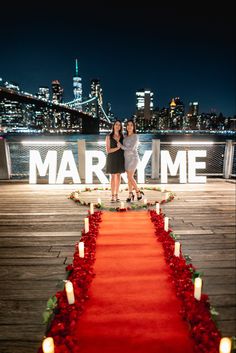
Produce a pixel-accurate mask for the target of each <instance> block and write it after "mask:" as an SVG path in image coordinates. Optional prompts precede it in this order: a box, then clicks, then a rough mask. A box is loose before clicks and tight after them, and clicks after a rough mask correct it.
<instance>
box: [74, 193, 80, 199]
mask: <svg viewBox="0 0 236 353" xmlns="http://www.w3.org/2000/svg"><path fill="white" fill-rule="evenodd" d="M74 198H75V199H76V200H77V199H78V198H79V194H78V192H75V193H74Z"/></svg>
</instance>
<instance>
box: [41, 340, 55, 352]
mask: <svg viewBox="0 0 236 353" xmlns="http://www.w3.org/2000/svg"><path fill="white" fill-rule="evenodd" d="M42 349H43V353H54V340H53V338H52V337H47V338H45V339H44V340H43V343H42Z"/></svg>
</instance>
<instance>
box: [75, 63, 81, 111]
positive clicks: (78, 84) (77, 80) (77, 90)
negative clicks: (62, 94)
mask: <svg viewBox="0 0 236 353" xmlns="http://www.w3.org/2000/svg"><path fill="white" fill-rule="evenodd" d="M73 92H74V99H76V100H77V102H76V103H75V104H74V107H75V108H77V109H79V110H82V105H81V103H82V78H81V77H80V76H79V69H78V59H75V76H74V77H73Z"/></svg>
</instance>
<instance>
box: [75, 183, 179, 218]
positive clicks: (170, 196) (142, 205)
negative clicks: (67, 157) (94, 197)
mask: <svg viewBox="0 0 236 353" xmlns="http://www.w3.org/2000/svg"><path fill="white" fill-rule="evenodd" d="M108 190H110V188H108V187H106V188H85V189H84V190H77V191H73V192H72V193H71V194H70V196H69V198H70V199H71V200H73V201H74V202H75V203H77V204H79V205H81V206H86V207H89V206H90V204H91V202H86V201H84V200H82V199H81V198H80V197H79V195H80V194H81V193H85V192H92V191H108ZM140 190H150V191H159V192H165V194H166V195H167V197H166V198H165V199H163V200H161V201H157V200H155V201H152V202H151V201H147V202H146V203H140V204H131V205H129V206H126V207H110V206H109V207H106V206H105V205H104V204H103V203H102V202H97V203H94V204H93V206H94V208H96V209H100V210H108V211H117V212H125V211H130V210H141V209H148V208H149V207H153V206H155V205H156V204H157V203H160V204H164V203H168V202H171V201H173V200H174V198H175V194H174V193H173V192H171V191H168V190H162V188H161V187H141V188H140ZM122 191H123V190H121V192H122ZM125 191H128V188H126V189H125Z"/></svg>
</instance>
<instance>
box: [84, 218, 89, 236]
mask: <svg viewBox="0 0 236 353" xmlns="http://www.w3.org/2000/svg"><path fill="white" fill-rule="evenodd" d="M84 232H85V233H88V232H89V219H88V218H85V219H84Z"/></svg>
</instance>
